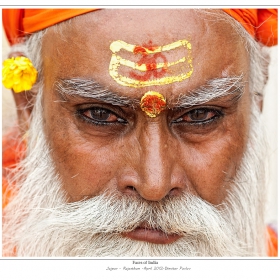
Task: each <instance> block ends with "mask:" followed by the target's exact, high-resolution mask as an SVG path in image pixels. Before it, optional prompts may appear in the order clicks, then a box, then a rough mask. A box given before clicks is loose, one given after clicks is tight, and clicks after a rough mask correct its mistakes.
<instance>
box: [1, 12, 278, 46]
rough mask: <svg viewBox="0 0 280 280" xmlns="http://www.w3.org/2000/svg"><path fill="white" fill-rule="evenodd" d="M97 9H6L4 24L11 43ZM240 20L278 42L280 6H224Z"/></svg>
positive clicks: (263, 39)
mask: <svg viewBox="0 0 280 280" xmlns="http://www.w3.org/2000/svg"><path fill="white" fill-rule="evenodd" d="M95 10H96V9H3V10H2V18H3V25H4V29H5V32H6V35H7V38H8V40H9V42H10V44H14V43H16V42H17V40H18V38H20V37H23V36H24V35H26V34H29V33H32V32H36V31H39V30H41V29H44V28H47V27H49V26H51V25H54V24H56V23H59V22H61V21H64V20H67V19H70V18H72V17H75V16H78V15H81V14H84V13H88V12H91V11H95ZM223 11H225V12H226V13H228V14H229V15H230V16H232V17H233V18H234V19H236V20H237V21H239V22H240V23H241V24H242V25H243V27H244V28H245V29H246V30H247V31H248V32H249V33H250V34H251V35H252V36H253V37H254V38H255V39H256V40H257V41H259V42H261V43H262V44H264V45H266V46H274V45H277V43H278V26H277V25H278V11H277V9H223Z"/></svg>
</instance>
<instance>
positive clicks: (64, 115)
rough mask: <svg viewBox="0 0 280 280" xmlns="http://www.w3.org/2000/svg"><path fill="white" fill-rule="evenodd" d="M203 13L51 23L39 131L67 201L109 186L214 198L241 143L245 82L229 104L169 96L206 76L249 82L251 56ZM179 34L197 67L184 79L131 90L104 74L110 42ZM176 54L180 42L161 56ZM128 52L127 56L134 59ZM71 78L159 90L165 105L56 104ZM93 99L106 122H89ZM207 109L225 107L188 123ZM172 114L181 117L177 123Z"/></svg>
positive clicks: (103, 14) (148, 195)
mask: <svg viewBox="0 0 280 280" xmlns="http://www.w3.org/2000/svg"><path fill="white" fill-rule="evenodd" d="M203 17H205V16H202V15H201V14H199V15H198V14H196V13H194V12H192V11H189V10H183V9H181V10H173V11H171V10H129V11H127V10H100V11H97V12H93V13H89V14H86V15H82V16H79V17H77V18H76V19H74V20H72V23H71V24H65V25H64V26H63V27H62V28H61V32H57V31H55V29H54V28H50V29H49V31H48V32H47V33H46V35H45V37H44V40H43V49H42V52H43V71H44V101H43V103H44V104H43V107H44V113H43V114H44V123H45V133H46V136H47V139H48V141H49V143H50V147H51V153H52V157H53V159H54V162H55V165H56V168H57V171H58V173H59V174H60V176H61V179H62V182H63V187H64V189H65V191H66V193H67V194H68V198H69V201H78V200H81V199H83V198H84V197H91V196H95V195H98V194H100V193H102V192H104V191H105V190H111V191H113V192H118V193H120V194H126V195H131V196H141V197H142V198H144V199H145V200H149V201H160V200H161V199H163V198H164V197H166V196H168V195H172V196H180V195H181V194H182V193H183V192H185V191H189V192H192V193H193V194H195V195H197V196H200V197H201V198H203V199H204V200H206V201H208V202H210V203H212V204H215V205H218V204H220V203H222V202H223V200H224V199H225V197H226V194H227V191H228V190H229V189H230V183H231V181H232V178H233V177H234V175H235V174H236V170H237V168H238V166H239V164H240V161H241V159H242V155H243V152H244V150H245V148H246V142H247V136H248V131H249V115H250V114H249V112H250V106H251V101H250V94H249V90H248V83H246V87H245V89H244V94H243V96H242V97H241V98H240V99H239V100H238V102H236V103H235V102H232V101H231V99H230V98H228V97H227V98H226V97H225V98H221V99H218V100H215V101H211V102H208V103H206V104H204V105H200V106H197V107H195V108H188V109H182V110H172V109H173V107H174V102H172V101H174V100H176V98H177V97H178V96H179V95H180V94H188V93H189V91H191V90H195V89H196V88H198V87H200V86H202V85H204V84H205V83H206V82H207V81H208V80H210V79H213V78H222V77H227V76H236V75H241V74H242V73H243V75H244V81H248V71H249V58H248V54H247V52H246V50H245V48H244V46H243V44H242V42H241V40H240V38H239V37H238V35H236V34H235V31H234V30H233V28H232V27H231V26H229V25H228V24H225V23H224V22H215V23H212V24H208V23H207V21H205V20H203ZM182 39H186V40H188V41H190V42H191V44H192V53H191V56H192V59H193V68H194V72H193V74H192V75H191V77H190V78H189V79H186V80H184V81H182V82H176V83H172V84H168V85H161V86H150V87H144V88H132V87H126V86H122V85H120V84H118V83H116V82H115V81H114V80H113V79H112V78H111V76H110V75H109V63H110V59H111V55H112V52H111V51H110V49H109V47H110V44H111V42H112V41H116V40H123V41H125V42H127V43H130V44H134V45H140V46H141V45H143V44H145V43H147V42H149V41H150V40H151V41H152V42H153V43H154V44H156V45H159V46H163V45H166V44H170V43H172V42H175V41H177V40H182ZM180 52H182V48H181V49H178V50H176V51H174V52H173V53H171V52H170V53H168V54H166V58H167V60H168V61H173V60H174V59H175V57H176V58H177V57H180V56H181V57H182V56H183V55H184V54H183V53H180ZM133 56H134V55H133V54H128V55H127V57H126V58H127V59H130V60H133V59H134V58H133ZM140 58H141V56H139V57H137V59H140ZM137 59H136V61H137ZM176 69H177V68H176ZM126 71H127V72H128V71H130V70H128V69H127V70H126V69H125V68H124V70H123V73H124V74H127V72H126ZM176 71H179V69H177V70H176ZM178 73H179V72H178ZM178 73H176V74H178ZM127 75H128V74H127ZM77 77H79V78H87V79H94V80H95V81H96V82H98V83H99V84H100V85H102V86H103V87H104V88H107V89H109V90H110V91H112V92H114V93H116V94H118V95H119V96H125V97H128V98H133V99H137V100H139V101H140V99H141V97H142V96H143V94H144V93H145V92H147V91H148V90H155V91H158V92H160V93H161V94H162V95H163V96H165V97H166V99H167V103H168V109H166V110H164V111H163V112H161V113H160V114H159V116H158V117H156V118H150V117H149V116H147V115H146V114H145V113H144V112H143V111H142V110H141V109H140V105H139V103H138V104H136V105H135V106H134V108H132V107H131V106H129V107H118V106H114V105H112V104H108V103H102V102H100V101H96V100H89V99H84V98H74V97H70V98H68V100H67V102H60V101H62V98H61V96H60V95H59V93H58V92H57V90H55V87H54V83H55V82H56V81H58V80H59V79H69V78H77ZM96 107H98V108H100V107H101V108H104V109H106V110H107V111H105V113H104V114H103V115H102V116H101V117H102V119H101V121H103V124H104V122H109V124H107V125H106V124H105V125H96V124H94V123H90V120H91V118H92V114H91V112H94V113H96V109H91V108H96ZM205 107H207V108H214V109H215V110H217V111H219V112H222V114H221V115H217V113H215V112H214V111H213V110H212V111H211V110H210V111H205V112H206V113H205V114H204V113H203V114H202V115H203V116H204V117H205V123H204V124H203V125H194V124H193V123H192V124H191V123H190V121H193V120H194V118H195V117H196V115H195V114H194V113H193V111H192V112H191V110H194V109H199V108H202V109H203V108H205ZM81 109H91V110H95V111H90V110H83V111H81ZM78 112H80V114H82V116H80V115H79V114H78ZM81 112H82V113H81ZM203 112H204V111H203ZM96 118H97V117H96V116H95V121H96ZM179 118H183V121H182V122H180V123H176V122H175V121H176V120H178V119H179ZM84 119H87V120H88V121H85V120H84ZM120 119H121V120H124V121H125V122H123V121H120ZM209 119H211V121H209V122H206V121H207V120H209ZM99 121H100V119H99Z"/></svg>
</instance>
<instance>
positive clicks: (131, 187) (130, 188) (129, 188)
mask: <svg viewBox="0 0 280 280" xmlns="http://www.w3.org/2000/svg"><path fill="white" fill-rule="evenodd" d="M126 189H127V190H130V191H133V192H135V191H136V189H135V188H134V187H133V186H127V187H126Z"/></svg>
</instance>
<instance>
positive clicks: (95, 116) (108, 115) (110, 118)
mask: <svg viewBox="0 0 280 280" xmlns="http://www.w3.org/2000/svg"><path fill="white" fill-rule="evenodd" d="M79 114H80V115H81V116H82V117H83V118H84V119H86V120H87V121H90V122H93V123H95V124H112V123H118V122H120V123H125V122H126V121H125V120H124V119H122V118H120V117H119V116H118V115H117V114H115V113H113V112H112V111H111V110H108V109H105V108H99V107H91V108H88V109H82V110H80V111H79Z"/></svg>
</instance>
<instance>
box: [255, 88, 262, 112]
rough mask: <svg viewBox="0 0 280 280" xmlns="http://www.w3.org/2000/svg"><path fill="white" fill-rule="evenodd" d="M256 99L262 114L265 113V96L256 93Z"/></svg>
mask: <svg viewBox="0 0 280 280" xmlns="http://www.w3.org/2000/svg"><path fill="white" fill-rule="evenodd" d="M255 97H256V100H257V104H258V107H259V109H260V112H262V111H263V95H262V94H259V93H256V94H255Z"/></svg>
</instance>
